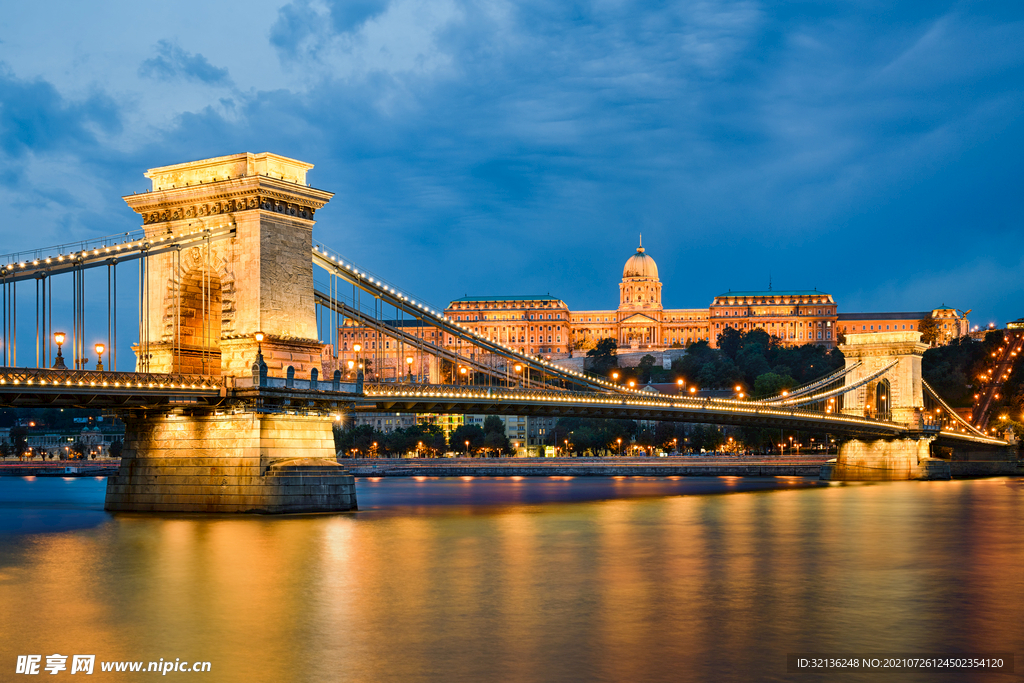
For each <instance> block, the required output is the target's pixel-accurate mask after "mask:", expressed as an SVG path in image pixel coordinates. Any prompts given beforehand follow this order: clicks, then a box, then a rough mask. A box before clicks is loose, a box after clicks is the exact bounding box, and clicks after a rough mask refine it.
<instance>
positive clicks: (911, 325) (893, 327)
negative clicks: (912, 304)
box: [843, 323, 914, 332]
mask: <svg viewBox="0 0 1024 683" xmlns="http://www.w3.org/2000/svg"><path fill="white" fill-rule="evenodd" d="M869 328H870V329H869ZM852 329H853V330H854V331H855V332H856V331H857V326H856V325H853V326H852ZM885 329H887V330H888V329H889V326H888V325H886V326H885ZM892 329H894V330H898V329H900V326H899V325H893V326H892ZM903 329H904V330H906V329H911V330H912V329H914V323H910V327H909V328H908V327H907V325H906V323H904V325H903ZM874 330H875V326H874V325H861V326H860V331H861V332H868V331H874ZM881 330H882V326H881V325H879V326H878V331H881ZM843 331H844V332H845V331H846V326H845V325H844V326H843Z"/></svg>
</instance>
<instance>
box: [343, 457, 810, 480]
mask: <svg viewBox="0 0 1024 683" xmlns="http://www.w3.org/2000/svg"><path fill="white" fill-rule="evenodd" d="M824 462H825V459H824V458H823V457H805V458H798V457H793V458H788V457H787V458H765V457H764V456H708V457H700V456H669V457H664V458H658V457H647V458H643V457H628V458H619V457H615V458H611V457H607V458H594V457H589V458H587V457H579V458H574V457H569V458H430V459H422V458H417V459H412V458H408V459H403V458H372V459H370V458H368V459H359V460H355V461H347V460H346V461H344V464H345V468H346V469H347V470H348V471H349V472H351V473H352V475H354V476H356V477H616V476H627V477H668V476H683V477H721V476H734V477H817V476H818V472H819V471H820V470H821V466H822V465H823V464H824Z"/></svg>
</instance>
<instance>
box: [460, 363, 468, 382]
mask: <svg viewBox="0 0 1024 683" xmlns="http://www.w3.org/2000/svg"><path fill="white" fill-rule="evenodd" d="M459 374H460V375H462V379H463V381H464V382H465V383H466V385H467V386H468V385H469V378H468V377H466V368H464V367H460V368H459Z"/></svg>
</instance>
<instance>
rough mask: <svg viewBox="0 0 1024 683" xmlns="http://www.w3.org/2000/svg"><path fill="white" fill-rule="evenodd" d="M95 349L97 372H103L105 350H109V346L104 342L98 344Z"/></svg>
mask: <svg viewBox="0 0 1024 683" xmlns="http://www.w3.org/2000/svg"><path fill="white" fill-rule="evenodd" d="M93 349H94V350H95V351H96V370H97V372H103V352H104V351H106V350H107V347H106V346H104V345H103V344H97V345H96V346H94V347H93Z"/></svg>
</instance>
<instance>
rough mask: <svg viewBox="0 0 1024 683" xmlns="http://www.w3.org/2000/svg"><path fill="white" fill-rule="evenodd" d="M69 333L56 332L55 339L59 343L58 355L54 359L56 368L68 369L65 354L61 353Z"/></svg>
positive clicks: (54, 367)
mask: <svg viewBox="0 0 1024 683" xmlns="http://www.w3.org/2000/svg"><path fill="white" fill-rule="evenodd" d="M65 338H67V335H66V334H64V333H63V332H54V333H53V341H54V343H55V344H56V345H57V357H56V358H55V359H54V361H53V369H54V370H67V369H68V367H67V366H66V365H64V356H62V355H61V352H60V347H61V346H62V345H63V344H64V339H65Z"/></svg>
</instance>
